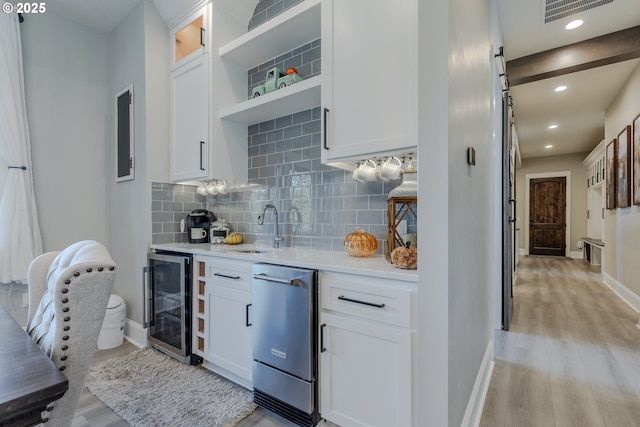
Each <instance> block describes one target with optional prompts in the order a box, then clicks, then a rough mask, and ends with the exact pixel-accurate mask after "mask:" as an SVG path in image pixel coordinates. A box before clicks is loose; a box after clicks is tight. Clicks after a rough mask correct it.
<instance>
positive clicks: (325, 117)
mask: <svg viewBox="0 0 640 427" xmlns="http://www.w3.org/2000/svg"><path fill="white" fill-rule="evenodd" d="M328 115H329V109H328V108H325V109H324V123H323V126H324V142H323V144H322V146H323V147H324V149H325V150H328V149H329V146H328V145H327V116H328Z"/></svg>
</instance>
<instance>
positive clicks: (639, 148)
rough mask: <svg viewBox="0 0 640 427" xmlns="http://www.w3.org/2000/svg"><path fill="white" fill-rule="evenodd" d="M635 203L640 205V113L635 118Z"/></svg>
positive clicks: (633, 156) (633, 154)
mask: <svg viewBox="0 0 640 427" xmlns="http://www.w3.org/2000/svg"><path fill="white" fill-rule="evenodd" d="M632 145H633V153H632V158H633V177H632V179H633V185H632V187H633V204H634V205H640V114H638V115H637V116H636V118H635V119H633V144H632Z"/></svg>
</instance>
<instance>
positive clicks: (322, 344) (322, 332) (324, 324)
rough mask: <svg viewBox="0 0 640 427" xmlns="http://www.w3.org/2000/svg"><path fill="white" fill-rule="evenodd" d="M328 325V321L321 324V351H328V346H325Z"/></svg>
mask: <svg viewBox="0 0 640 427" xmlns="http://www.w3.org/2000/svg"><path fill="white" fill-rule="evenodd" d="M326 326H327V324H326V323H323V324H322V325H320V353H324V352H325V351H327V348H326V347H325V346H324V328H325V327H326Z"/></svg>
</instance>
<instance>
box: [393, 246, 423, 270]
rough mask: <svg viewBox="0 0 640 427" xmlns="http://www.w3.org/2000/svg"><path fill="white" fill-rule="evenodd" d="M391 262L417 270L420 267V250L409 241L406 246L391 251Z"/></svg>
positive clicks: (400, 266)
mask: <svg viewBox="0 0 640 427" xmlns="http://www.w3.org/2000/svg"><path fill="white" fill-rule="evenodd" d="M391 263H392V264H393V265H395V266H396V267H398V268H406V269H408V270H415V269H416V268H418V250H417V249H414V248H412V247H411V243H410V242H407V245H406V247H398V248H395V249H394V250H393V252H391Z"/></svg>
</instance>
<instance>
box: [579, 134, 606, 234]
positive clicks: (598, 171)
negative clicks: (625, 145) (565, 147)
mask: <svg viewBox="0 0 640 427" xmlns="http://www.w3.org/2000/svg"><path fill="white" fill-rule="evenodd" d="M583 164H584V165H585V166H586V167H587V187H588V190H587V236H586V237H589V238H592V239H596V240H603V241H604V236H603V232H604V210H605V202H606V194H605V191H606V190H605V185H604V182H605V173H604V171H605V167H606V166H605V145H604V140H603V141H602V142H600V144H598V146H597V147H596V148H594V149H593V151H592V152H591V153H590V154H589V155H588V156H587V158H586V159H584V161H583Z"/></svg>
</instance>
